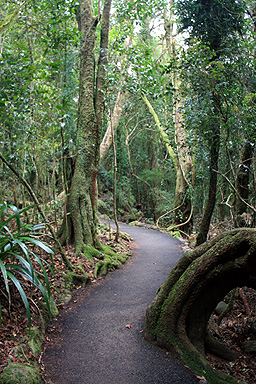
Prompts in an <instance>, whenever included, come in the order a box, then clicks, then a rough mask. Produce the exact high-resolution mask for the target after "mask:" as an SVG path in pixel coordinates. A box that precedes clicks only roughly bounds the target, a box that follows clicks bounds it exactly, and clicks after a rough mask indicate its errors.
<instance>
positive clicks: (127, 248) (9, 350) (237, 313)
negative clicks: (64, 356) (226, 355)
mask: <svg viewBox="0 0 256 384" xmlns="http://www.w3.org/2000/svg"><path fill="white" fill-rule="evenodd" d="M221 230H223V229H222V228H221V227H218V226H215V227H212V228H211V234H210V236H211V237H213V236H215V235H217V234H218V232H219V231H221ZM99 237H100V241H101V242H102V243H104V244H107V245H110V246H111V247H112V248H114V249H116V251H117V252H118V253H128V254H130V253H131V251H132V242H131V241H129V240H128V239H120V242H119V243H117V244H116V243H115V242H114V236H113V233H112V234H111V232H110V231H108V230H105V231H103V232H102V234H101V235H99ZM192 244H193V237H191V238H190V243H187V246H193V245H192ZM65 253H66V255H67V256H68V258H69V259H70V261H71V262H72V264H73V265H77V266H78V265H81V263H82V265H83V270H84V271H86V272H87V273H88V274H89V275H90V283H91V284H93V283H95V282H96V281H97V279H96V278H95V276H94V267H95V265H96V263H97V262H98V260H97V259H94V261H93V262H92V261H88V260H81V258H79V257H76V256H75V252H74V249H73V248H72V247H71V246H69V247H68V248H65ZM49 261H50V260H49ZM54 270H55V276H52V275H51V274H50V275H49V276H50V282H51V286H52V287H54V289H53V293H54V296H55V299H56V302H57V307H58V309H59V310H61V308H62V307H65V304H64V302H63V301H61V300H60V299H59V297H60V294H63V295H67V292H69V289H70V287H69V286H68V282H67V280H66V279H65V264H64V263H63V261H62V258H61V256H60V255H59V254H56V255H55V257H54ZM82 273H83V272H82V271H81V274H82ZM98 279H101V277H99V278H98ZM80 288H81V286H80V285H78V286H76V287H74V288H73V289H74V291H76V293H77V294H78V295H79V289H80ZM27 293H28V296H29V301H30V303H31V315H32V326H35V327H38V328H39V329H40V328H41V326H42V323H41V320H40V316H38V306H39V304H40V303H39V301H40V299H38V296H37V295H36V292H35V291H30V290H29V287H28V289H27ZM0 295H1V304H2V324H1V328H0V373H1V372H2V370H3V369H4V368H5V367H6V365H7V364H8V362H28V361H31V360H37V361H39V363H40V356H39V357H37V358H36V357H34V356H33V355H32V353H31V352H30V350H29V348H28V349H24V352H23V354H22V355H20V354H19V355H17V353H16V347H17V345H19V344H21V343H25V344H26V343H27V342H28V340H27V336H26V333H25V331H24V330H25V328H27V327H28V321H27V318H26V311H25V308H24V306H23V303H22V301H21V299H20V297H19V294H18V293H17V292H15V291H14V293H13V299H12V304H11V306H10V307H9V305H8V303H7V300H6V299H7V298H6V296H5V293H4V287H3V286H0ZM76 296H77V295H74V296H73V299H72V300H75V298H76ZM228 300H229V296H227V297H226V298H225V300H224V301H226V302H228ZM210 331H211V333H212V334H214V336H215V337H216V338H217V339H218V340H220V341H222V342H224V343H225V344H226V345H227V346H228V347H229V348H231V349H232V350H234V351H236V352H237V354H238V355H239V357H238V358H237V359H236V360H235V361H232V362H229V361H225V360H223V359H221V358H218V357H215V356H213V355H208V356H207V359H208V360H209V362H210V363H211V364H212V366H213V367H215V368H216V369H218V370H221V371H223V372H225V373H228V374H229V375H231V376H233V377H235V378H237V379H238V380H240V381H241V382H242V383H247V384H255V383H256V378H255V372H256V352H255V351H254V352H251V353H250V352H246V350H245V345H246V342H247V341H250V340H256V292H255V291H254V290H252V289H249V288H247V287H243V288H242V289H238V290H237V292H236V295H235V299H234V303H233V309H232V310H231V311H230V312H228V313H227V315H226V316H225V317H224V318H223V320H222V321H221V323H220V324H219V325H218V316H217V315H216V314H213V315H212V317H211V320H210Z"/></svg>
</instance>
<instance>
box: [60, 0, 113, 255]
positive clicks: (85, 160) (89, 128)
mask: <svg viewBox="0 0 256 384" xmlns="http://www.w3.org/2000/svg"><path fill="white" fill-rule="evenodd" d="M110 8H111V0H105V2H104V10H103V16H102V27H101V43H100V56H99V61H98V69H97V77H96V79H95V58H94V50H95V42H96V28H97V25H98V23H99V17H98V16H97V17H95V16H94V11H93V5H92V1H91V0H85V1H83V0H80V6H79V9H78V12H77V22H78V27H79V31H80V33H81V36H82V40H81V48H80V49H81V52H80V53H81V55H80V56H81V58H80V82H79V105H78V121H77V156H76V163H75V170H74V175H73V178H72V182H71V188H70V195H69V199H68V202H67V208H68V212H69V213H70V220H69V223H68V224H69V225H68V230H67V226H66V224H65V223H66V220H65V219H64V222H63V225H62V231H61V232H62V236H61V239H62V242H63V243H64V242H65V241H67V240H69V241H70V242H72V243H74V245H75V249H76V252H77V253H80V252H82V251H83V248H84V245H92V246H95V247H96V246H97V245H98V240H97V236H96V229H97V228H96V227H97V220H96V208H95V194H96V178H97V169H98V163H99V148H100V137H101V129H102V114H103V109H104V76H105V71H106V64H107V47H108V32H109V17H110Z"/></svg>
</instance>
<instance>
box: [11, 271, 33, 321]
mask: <svg viewBox="0 0 256 384" xmlns="http://www.w3.org/2000/svg"><path fill="white" fill-rule="evenodd" d="M7 275H8V277H9V278H10V279H11V280H12V282H13V284H14V285H15V286H16V288H17V290H18V292H19V294H20V296H21V298H22V301H23V303H24V306H25V308H26V311H27V318H28V324H29V326H30V325H31V313H30V308H29V303H28V298H27V296H26V293H25V291H24V289H23V288H22V286H21V284H20V282H19V280H18V279H17V278H16V277H15V276H14V275H13V274H12V273H11V272H10V271H7Z"/></svg>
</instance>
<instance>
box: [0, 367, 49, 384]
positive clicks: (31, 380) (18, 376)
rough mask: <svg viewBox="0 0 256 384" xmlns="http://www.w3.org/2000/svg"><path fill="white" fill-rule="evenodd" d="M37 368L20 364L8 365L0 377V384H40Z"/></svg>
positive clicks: (40, 379)
mask: <svg viewBox="0 0 256 384" xmlns="http://www.w3.org/2000/svg"><path fill="white" fill-rule="evenodd" d="M42 383H43V381H42V378H41V375H40V370H39V368H38V367H37V366H32V365H28V364H22V363H10V364H9V365H8V366H7V367H6V368H5V369H4V370H3V372H2V374H1V376H0V384H42Z"/></svg>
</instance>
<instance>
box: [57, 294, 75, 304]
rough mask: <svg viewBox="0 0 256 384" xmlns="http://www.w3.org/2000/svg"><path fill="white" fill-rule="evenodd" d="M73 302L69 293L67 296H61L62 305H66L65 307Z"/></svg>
mask: <svg viewBox="0 0 256 384" xmlns="http://www.w3.org/2000/svg"><path fill="white" fill-rule="evenodd" d="M71 300H72V295H71V294H68V293H67V294H66V295H61V296H60V299H59V301H60V302H61V304H64V305H67V304H68V303H70V301H71Z"/></svg>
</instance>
